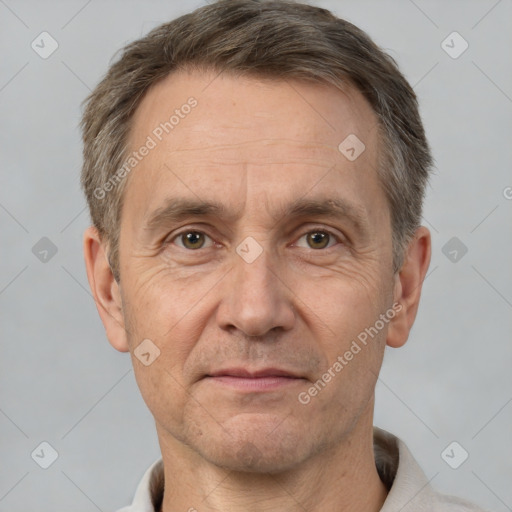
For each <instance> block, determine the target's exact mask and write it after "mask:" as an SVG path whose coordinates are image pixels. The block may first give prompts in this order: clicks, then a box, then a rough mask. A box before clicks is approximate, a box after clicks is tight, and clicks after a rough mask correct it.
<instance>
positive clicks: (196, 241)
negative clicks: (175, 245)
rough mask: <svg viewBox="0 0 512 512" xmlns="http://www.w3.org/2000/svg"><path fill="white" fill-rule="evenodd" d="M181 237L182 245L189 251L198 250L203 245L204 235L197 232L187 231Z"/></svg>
mask: <svg viewBox="0 0 512 512" xmlns="http://www.w3.org/2000/svg"><path fill="white" fill-rule="evenodd" d="M182 237H183V238H182V241H183V245H184V246H185V247H187V248H189V249H200V248H201V247H202V246H203V244H204V235H203V234H202V233H198V232H197V231H189V232H188V233H184V234H183V235H182Z"/></svg>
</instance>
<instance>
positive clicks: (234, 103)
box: [84, 71, 431, 512]
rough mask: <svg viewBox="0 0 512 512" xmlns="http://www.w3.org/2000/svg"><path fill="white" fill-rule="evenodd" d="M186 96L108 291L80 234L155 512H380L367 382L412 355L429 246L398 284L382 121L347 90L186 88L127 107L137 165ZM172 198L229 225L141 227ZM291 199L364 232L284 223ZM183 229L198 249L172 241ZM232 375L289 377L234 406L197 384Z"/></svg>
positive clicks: (152, 155) (126, 223)
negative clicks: (362, 337)
mask: <svg viewBox="0 0 512 512" xmlns="http://www.w3.org/2000/svg"><path fill="white" fill-rule="evenodd" d="M190 96H194V97H195V98H196V99H197V101H198V105H197V107H196V108H195V109H194V110H193V111H192V112H191V113H190V114H189V115H188V116H186V117H185V118H184V119H182V120H180V123H179V125H178V126H176V127H175V128H174V130H173V131H172V133H170V134H169V135H167V136H166V137H164V138H163V140H162V141H161V142H159V143H158V144H157V146H156V147H155V148H154V149H152V150H151V151H150V152H149V154H148V155H147V156H146V157H145V158H144V159H143V160H142V161H141V162H140V163H139V164H138V165H137V167H136V168H135V169H134V170H133V171H132V173H131V174H130V175H129V178H128V182H127V183H126V189H125V191H124V194H125V199H124V205H123V210H122V218H121V228H120V275H121V280H120V283H117V282H116V281H115V280H114V278H113V276H112V272H111V270H110V268H109V266H108V262H107V258H106V251H107V245H106V243H105V241H102V240H101V239H100V237H99V236H98V233H97V231H96V229H95V228H93V227H91V228H89V229H87V231H86V232H85V235H84V252H85V260H86V266H87V274H88V279H89V283H90V286H91V289H92V291H93V294H94V298H95V301H96V304H97V307H98V311H99V314H100V316H101V319H102V321H103V323H104V326H105V329H106V333H107V336H108V339H109V341H110V343H111V344H112V345H113V346H114V347H115V348H116V349H117V350H119V351H122V352H126V351H129V352H130V353H131V356H132V362H133V366H134V372H135V376H136V379H137V383H138V385H139V388H140V390H141V394H142V396H143V398H144V400H145V402H146V404H147V405H148V407H149V409H150V410H151V412H152V414H153V416H154V418H155V423H156V428H157V433H158V438H159V442H160V447H161V450H162V457H163V460H164V467H165V480H166V486H165V495H164V502H163V508H162V510H163V511H165V512H174V511H184V510H189V509H190V508H191V507H194V508H195V509H197V510H198V511H199V512H207V511H214V510H215V511H220V510H222V511H226V510H229V511H232V512H236V511H244V512H247V511H249V512H252V511H260V512H261V511H267V510H268V511H270V510H280V511H290V512H291V511H304V510H308V511H310V512H316V511H320V510H333V511H334V510H336V511H355V510H367V511H377V510H380V508H381V507H382V504H383V502H384V500H385V498H386V494H387V490H386V488H385V487H384V485H383V483H382V482H381V481H380V479H379V476H378V473H377V471H376V468H375V460H374V454H373V445H372V443H373V431H372V425H373V409H374V389H375V383H376V379H377V376H378V373H379V370H380V367H381V364H382V359H383V353H384V349H385V346H386V345H388V346H391V347H399V346H401V345H403V344H404V343H405V342H406V341H407V338H408V335H409V331H410V329H411V327H412V324H413V322H414V319H415V316H416V312H417V308H418V303H419V299H420V292H421V286H422V282H423V280H424V277H425V274H426V272H427V268H428V265H429V261H430V251H431V248H430V234H429V232H428V230H427V229H426V228H424V227H421V228H419V229H418V230H417V232H416V236H415V237H414V239H413V240H412V241H411V243H410V245H409V247H408V249H407V253H406V256H405V262H404V264H403V266H402V268H401V269H400V271H399V272H397V273H393V269H392V246H391V224H390V211H389V207H388V204H387V201H386V198H385V195H384V192H383V190H382V187H381V185H380V183H379V181H378V179H377V174H376V162H377V155H378V151H379V140H378V137H377V131H376V122H377V120H376V117H375V115H374V113H373V111H372V109H371V107H370V106H369V105H368V103H367V102H366V100H365V99H364V98H363V97H362V96H361V94H360V93H359V92H357V91H355V90H354V89H351V88H347V89H346V90H345V91H344V92H341V91H340V90H338V89H335V88H333V87H331V86H327V85H318V84H307V83H299V82H295V81H294V82H285V81H275V80H274V81H271V80H260V79H255V78H241V77H234V76H229V75H228V74H226V73H223V74H221V75H220V76H218V77H216V75H215V74H210V73H205V72H197V71H196V72H193V73H192V72H190V73H189V72H184V71H180V72H179V73H175V74H172V75H169V76H168V77H167V78H166V79H164V80H163V81H161V82H159V83H158V84H156V85H154V86H153V87H152V88H151V89H150V90H149V91H148V93H147V94H146V96H145V97H144V99H143V101H142V102H141V104H140V105H139V107H138V109H137V111H136V113H135V116H134V119H133V124H132V132H131V136H130V137H131V138H130V147H131V148H132V150H135V149H137V148H139V147H140V146H141V145H142V144H144V142H145V141H146V138H147V136H148V135H149V134H151V133H152V131H153V130H154V128H155V127H156V126H158V125H159V123H161V122H163V121H164V120H167V119H169V117H170V116H171V115H172V113H173V111H174V109H176V108H179V107H180V105H182V104H183V103H185V102H186V101H187V99H188V98H189V97H190ZM349 134H356V135H357V137H358V138H359V139H360V140H361V141H363V142H364V144H365V146H366V149H365V151H364V152H363V153H362V154H361V155H360V156H359V157H358V158H357V159H356V160H355V161H353V162H351V161H349V160H348V159H347V158H345V156H343V155H342V154H341V153H340V151H339V150H338V145H339V144H340V142H341V141H343V140H344V139H345V138H346V137H347V136H348V135H349ZM178 197H182V198H188V199H194V200H203V201H206V200H208V201H217V202H219V203H222V204H223V205H224V206H225V208H226V210H227V212H228V213H229V215H230V216H229V217H222V218H221V217H219V215H218V214H216V213H214V214H206V215H192V214H190V215H188V216H187V217H186V218H183V219H180V220H179V221H173V220H172V219H170V218H165V219H163V220H162V222H160V223H159V224H158V225H157V226H153V228H152V229H149V228H148V227H147V226H148V221H149V219H150V218H151V217H152V215H153V214H154V212H155V211H156V210H157V209H158V208H161V207H162V206H163V205H165V204H167V203H166V202H167V201H169V200H172V199H173V198H174V199H176V198H178ZM300 198H302V199H304V198H306V199H319V200H321V201H322V202H323V204H327V201H328V199H333V198H334V199H337V200H342V201H344V202H345V203H349V204H350V205H352V207H353V208H352V210H353V211H355V212H357V213H358V215H359V217H358V221H357V222H355V221H354V219H352V217H351V216H350V215H348V216H347V215H345V216H342V217H331V216H327V215H325V214H322V215H317V214H307V215H301V216H292V217H290V216H286V215H284V209H285V208H286V206H287V205H288V204H289V203H291V202H293V201H294V200H297V199H300ZM171 203H172V201H171ZM352 210H350V211H352ZM326 230H327V232H328V233H331V234H330V235H326ZM190 231H192V234H191V235H189V237H190V236H192V241H193V243H192V244H190V242H187V240H188V239H187V238H186V237H184V236H181V237H180V236H177V234H178V233H179V234H181V235H183V232H185V233H187V232H188V233H190ZM194 232H196V233H197V232H200V233H199V234H198V235H195V238H194V234H193V233H194ZM319 232H320V233H319ZM314 233H317V235H314ZM246 237H252V238H253V239H254V240H256V242H257V243H258V244H259V247H260V248H261V250H262V252H261V254H260V255H259V256H258V257H257V258H256V259H255V260H254V261H253V262H251V263H248V262H247V261H245V260H244V259H243V258H242V257H241V256H240V255H239V254H238V253H237V251H236V249H237V247H238V246H239V245H240V244H241V242H242V241H244V239H246ZM201 244H203V245H202V246H201ZM251 250H252V249H251ZM396 302H398V303H400V304H401V306H402V307H401V310H400V312H398V313H396V315H395V316H394V318H393V319H392V320H390V321H389V322H388V323H386V324H385V327H384V328H383V329H381V330H380V331H379V334H378V335H377V336H375V337H374V338H373V339H372V340H371V341H370V342H369V343H368V344H367V345H366V346H364V347H363V348H362V350H361V351H360V352H359V353H358V354H357V355H355V356H354V357H353V359H352V360H351V361H350V362H349V363H348V364H347V365H346V366H345V367H344V368H343V370H342V371H341V372H339V373H337V374H336V376H335V377H334V378H332V379H331V380H330V382H328V384H327V385H326V386H325V387H324V388H323V389H322V390H321V391H320V392H319V393H318V394H317V395H316V396H314V397H312V398H311V401H310V402H309V403H308V404H303V403H301V402H300V401H299V400H298V395H299V393H301V392H305V391H307V390H308V389H310V388H311V386H312V385H313V383H315V382H317V381H318V379H321V378H322V375H324V374H325V372H327V371H328V369H329V368H331V367H332V366H333V364H334V362H335V361H336V360H337V358H338V356H340V355H343V354H344V353H345V352H346V351H347V350H349V348H350V345H351V343H352V341H353V340H355V339H356V337H357V335H358V334H359V333H361V332H362V331H364V329H365V328H368V327H370V326H373V325H375V322H376V320H378V319H379V315H381V314H384V313H386V311H389V310H390V309H391V308H392V306H393V304H394V303H396ZM144 339H150V340H152V342H153V343H154V344H155V345H156V346H157V347H158V348H159V350H160V356H159V357H158V358H157V359H156V360H155V361H154V362H153V363H152V364H150V365H149V366H145V365H144V364H142V363H141V362H140V361H139V359H138V358H137V357H135V355H134V350H135V349H136V348H137V346H138V345H139V344H140V343H141V342H142V340H144ZM227 367H245V368H248V369H250V370H255V369H259V368H265V367H278V368H284V369H286V370H288V371H293V372H294V373H295V374H296V375H298V376H300V377H301V379H297V380H294V381H292V382H291V383H290V384H289V385H287V386H284V387H282V388H279V389H277V390H274V391H265V392H247V391H240V390H235V389H232V388H229V387H226V386H222V385H220V384H218V383H217V382H212V379H208V378H204V377H205V375H207V374H209V373H211V372H213V371H215V370H218V369H221V368H227Z"/></svg>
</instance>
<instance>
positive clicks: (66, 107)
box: [0, 0, 512, 512]
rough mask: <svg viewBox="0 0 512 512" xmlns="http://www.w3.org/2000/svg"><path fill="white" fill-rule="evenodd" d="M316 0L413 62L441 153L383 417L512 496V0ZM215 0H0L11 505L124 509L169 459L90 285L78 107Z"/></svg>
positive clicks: (2, 489)
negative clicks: (131, 57)
mask: <svg viewBox="0 0 512 512" xmlns="http://www.w3.org/2000/svg"><path fill="white" fill-rule="evenodd" d="M315 3H316V4H317V5H320V6H324V7H327V8H330V9H333V10H334V11H335V12H336V13H337V14H338V15H339V16H341V17H345V18H347V19H348V20H350V21H352V22H353V23H355V24H356V25H358V26H360V27H361V28H363V29H364V30H366V31H367V32H368V33H369V34H370V36H372V37H373V38H374V39H375V41H376V42H377V43H378V44H380V45H381V46H382V47H384V48H385V49H387V51H389V53H390V54H391V55H392V56H393V57H394V58H395V59H396V60H397V61H398V63H399V65H400V66H401V69H402V70H403V72H404V74H405V75H406V77H407V78H408V79H409V81H410V82H411V84H412V85H413V86H414V88H415V90H416V92H417V94H418V96H419V99H420V103H421V109H422V114H423V116H424V122H425V127H426V130H427V135H428V137H429V140H430V141H431V145H432V148H433V152H434V156H435V159H436V164H437V172H436V175H435V176H434V177H433V179H432V181H431V186H430V188H429V191H428V199H427V203H426V209H425V224H426V225H427V226H429V227H430V228H431V230H432V234H433V244H434V249H433V260H432V265H431V269H430V274H429V277H428V278H427V280H426V283H425V286H424V293H423V299H422V304H421V307H420V312H419V316H418V319H417V322H416V325H415V327H414V329H413V332H412V335H411V338H410V340H409V342H408V344H407V345H406V346H405V347H404V348H402V349H397V350H393V349H388V352H387V354H386V358H385V363H384V367H383V370H382V373H381V378H380V380H379V383H378V387H377V407H376V416H375V424H377V425H379V426H381V427H383V428H385V429H387V430H390V431H391V432H393V433H395V434H397V435H399V436H400V437H401V438H402V439H404V440H405V441H406V443H407V444H408V445H409V447H410V449H411V450H412V452H413V454H415V456H416V457H417V459H418V460H419V462H420V463H421V465H422V467H423V469H424V470H425V473H426V475H427V477H428V478H429V479H432V485H434V486H435V487H437V488H438V489H440V490H442V491H444V492H448V493H451V494H457V495H460V496H464V497H466V498H468V499H470V500H472V501H475V502H476V503H478V504H480V505H481V506H484V507H486V508H488V509H490V510H495V511H505V510H512V508H511V507H512V487H511V485H510V483H511V480H512V465H511V460H512V434H511V432H512V429H511V419H512V386H511V378H510V374H511V372H510V367H511V360H512V344H511V343H510V339H511V332H512V315H511V312H512V279H511V277H512V276H511V274H512V266H511V264H510V262H511V261H512V230H511V218H512V200H510V199H507V197H508V198H510V197H512V189H509V188H507V187H512V174H511V172H510V162H511V161H512V158H511V156H512V154H511V153H512V149H511V148H512V144H511V135H512V130H511V125H512V99H511V97H512V69H511V66H510V49H511V48H512V2H511V1H510V0H501V1H496V0H480V1H449V2H448V1H427V0H416V1H415V2H412V1H409V0H394V1H355V0H353V1H338V2H336V1H317V2H315ZM200 5H202V2H201V1H197V0H196V1H192V2H190V3H189V4H188V5H186V6H183V5H181V4H179V3H178V2H177V1H165V2H164V1H149V2H144V4H143V3H142V2H140V1H139V2H134V1H130V2H129V1H123V2H121V1H108V2H107V1H105V2H100V1H99V0H92V1H89V2H86V1H85V0H77V1H66V2H64V1H62V2H56V1H46V2H44V3H43V2H36V1H28V0H27V1H22V0H18V1H15V0H0V38H1V40H0V48H1V50H2V53H1V55H2V57H1V59H2V61H1V62H2V65H1V70H0V123H1V124H0V130H1V151H2V152H1V161H0V165H1V173H0V176H1V178H0V179H1V183H0V222H1V231H0V237H1V238H0V244H1V245H0V247H1V260H0V261H1V267H0V316H1V324H0V325H1V338H0V340H1V350H0V379H1V382H0V443H1V444H0V511H9V512H15V511H27V510H40V511H55V510H73V511H84V512H90V511H91V512H92V511H95V510H104V511H109V510H115V509H116V508H118V507H120V506H122V505H126V504H128V503H130V502H131V499H132V496H133V493H134V490H135V487H136V485H137V483H138V482H139V480H140V478H141V476H142V474H143V472H144V471H145V469H146V468H147V467H148V466H149V465H150V464H151V463H152V462H153V461H154V460H155V459H156V458H158V457H159V454H160V452H159V447H158V443H157V438H156V434H155V429H154V423H153V418H152V416H151V415H150V413H149V411H148V410H147V409H146V406H145V404H144V402H143V400H142V398H141V396H140V393H139V391H138V388H137V386H136V383H135V380H134V375H133V371H132V370H131V362H130V358H129V355H128V354H124V353H123V354H121V353H118V352H116V351H115V350H114V349H113V348H112V347H111V346H110V345H109V343H108V342H107V340H106V337H105V334H104V331H103V327H102V324H101V322H100V319H99V317H98V315H97V312H96V308H95V305H94V303H93V300H92V298H91V295H90V293H89V289H88V284H87V280H86V275H85V270H84V264H83V257H82V248H81V237H82V233H83V230H84V228H85V227H86V226H87V225H88V215H87V212H86V210H85V202H84V199H83V197H82V195H81V192H80V188H79V169H80V165H81V143H80V134H79V131H78V128H77V124H78V121H79V118H80V112H81V108H80V102H81V101H82V100H83V99H84V98H85V96H86V95H87V94H88V92H89V89H92V88H93V87H94V86H95V84H96V83H97V82H98V80H99V79H100V77H101V76H102V75H103V73H104V72H105V71H106V69H107V67H108V64H109V61H110V59H111V57H112V56H113V54H114V52H115V51H116V50H117V49H119V48H120V47H122V46H123V45H124V44H125V43H127V42H129V41H131V40H133V39H134V38H137V37H139V36H141V35H143V34H145V33H146V32H147V31H149V30H150V29H151V28H153V27H154V26H156V25H158V24H160V23H161V22H164V21H167V20H169V19H171V18H173V17H175V16H177V15H179V14H182V13H184V12H187V11H188V10H191V9H192V8H195V7H197V6H200ZM42 31H48V32H49V33H50V34H51V35H52V37H53V38H54V39H55V40H56V41H57V42H58V44H59V47H58V49H57V50H56V51H55V53H53V54H52V55H51V56H50V57H49V58H47V59H42V58H41V57H40V56H39V55H38V54H37V53H36V52H35V51H33V49H32V48H31V42H32V41H33V40H34V39H35V38H36V37H37V36H38V35H39V34H40V33H41V32H42ZM453 31H457V32H459V33H460V34H461V35H462V37H463V38H464V39H465V40H466V41H467V42H468V43H469V48H468V49H467V50H466V51H465V52H464V53H463V54H462V55H461V56H460V57H458V58H457V59H454V58H452V57H450V56H449V55H448V54H447V53H446V52H445V51H444V50H443V48H442V47H441V42H442V41H443V40H444V39H445V38H446V37H447V36H448V35H449V34H450V33H452V32H453ZM448 41H450V40H448ZM450 44H452V43H450ZM458 44H459V43H455V42H454V43H453V44H452V46H453V45H455V49H457V48H460V46H457V45H458ZM42 237H48V238H49V239H50V240H51V241H52V242H53V244H55V246H56V248H57V253H56V254H55V255H54V256H52V257H50V256H51V253H48V255H47V261H46V262H44V261H40V259H39V258H38V257H36V255H35V254H34V253H33V252H32V248H33V246H34V245H35V244H36V243H37V242H38V241H39V240H40V239H41V238H42ZM452 237H457V238H458V240H459V241H460V242H461V243H463V244H464V245H465V246H466V247H467V249H468V251H467V253H466V254H465V255H463V256H462V257H461V255H462V252H461V250H460V248H461V247H462V246H460V243H459V242H457V243H459V248H456V247H455V246H453V247H452V246H448V247H447V248H445V249H444V252H443V247H445V244H446V243H447V242H448V241H449V240H450V239H451V238H452ZM454 248H455V250H457V256H456V261H452V260H453V259H454V257H455V255H454V253H453V252H452V254H451V255H450V254H449V253H450V251H453V250H454ZM35 252H36V253H37V251H35ZM445 253H446V254H447V255H445ZM40 257H41V255H40ZM42 441H46V442H48V443H50V445H52V446H53V447H54V449H55V450H56V451H57V452H58V454H59V457H58V458H57V460H56V461H55V462H54V463H53V464H52V465H51V466H50V467H49V468H48V469H42V468H41V467H39V465H38V464H36V462H35V461H34V460H33V458H31V453H32V452H33V451H34V450H35V449H36V448H37V447H38V446H39V444H40V443H41V442H42ZM452 441H457V442H458V443H459V444H460V445H461V446H462V447H463V448H464V449H465V450H467V452H468V453H469V458H468V459H467V460H466V461H465V462H464V463H463V464H462V465H461V466H460V467H459V468H458V469H452V468H451V467H449V466H448V464H447V463H446V462H445V461H444V460H443V459H442V457H441V453H442V452H443V450H444V449H445V448H446V447H447V446H448V445H449V444H450V443H451V442H452ZM460 450H461V449H460V448H457V449H456V450H455V451H454V452H453V453H454V456H453V457H452V459H457V458H458V457H460V454H461V453H462V452H461V451H460ZM39 453H40V451H39ZM48 456H49V452H48V450H47V451H46V452H45V456H44V457H48ZM44 457H41V458H40V460H42V459H44Z"/></svg>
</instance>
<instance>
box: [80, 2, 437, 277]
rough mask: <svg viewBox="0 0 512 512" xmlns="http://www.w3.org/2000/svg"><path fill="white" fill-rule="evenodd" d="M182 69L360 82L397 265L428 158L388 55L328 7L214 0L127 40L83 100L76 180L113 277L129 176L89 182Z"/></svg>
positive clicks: (411, 228)
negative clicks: (154, 90)
mask: <svg viewBox="0 0 512 512" xmlns="http://www.w3.org/2000/svg"><path fill="white" fill-rule="evenodd" d="M185 69H197V70H200V71H215V72H229V73H232V74H235V75H247V76H254V77H261V78H270V79H276V80H288V79H291V80H293V79H295V80H305V81H309V82H313V83H320V84H331V85H334V86H335V87H338V88H340V89H343V88H344V87H347V86H353V87H355V88H357V89H358V90H359V91H360V92H361V93H362V94H363V96H364V97H365V98H366V100H367V101H368V102H369V104H370V106H371V107H372V109H373V111H374V113H375V114H376V116H377V119H378V124H379V126H378V128H379V133H380V141H381V144H380V146H381V151H380V152H379V165H378V169H377V172H378V176H379V179H380V181H381V183H382V186H383V189H384V191H385V194H386V197H387V200H388V203H389V207H390V214H391V224H392V226H391V227H392V233H393V235H392V236H393V240H392V241H393V265H394V270H395V271H396V270H398V269H399V268H400V267H401V265H402V263H403V256H404V249H405V248H406V246H407V244H408V243H409V241H410V240H411V238H412V237H413V235H414V233H415V231H416V229H417V227H418V226H419V225H420V222H421V216H422V204H423V199H424V195H425V188H426V184H427V181H428V176H429V172H430V170H431V166H432V163H433V160H432V156H431V153H430V149H429V145H428V143H427V140H426V137H425V132H424V129H423V125H422V121H421V118H420V115H419V111H418V102H417V98H416V95H415V93H414V91H413V89H412V87H411V86H410V85H409V83H408V82H407V80H406V79H405V78H404V76H403V75H402V73H401V72H400V71H399V69H398V66H397V64H396V62H395V61H394V59H393V58H392V57H391V56H389V55H388V54H386V53H385V52H384V51H383V50H381V49H380V48H379V47H378V46H377V45H376V44H375V43H374V42H373V41H372V40H371V39H370V38H369V37H368V35H367V34H366V33H365V32H363V31H362V30H361V29H359V28H357V27H356V26H355V25H353V24H351V23H349V22H348V21H345V20H343V19H340V18H337V17H336V16H334V15H333V14H332V13H330V12H329V11H328V10H326V9H322V8H319V7H314V6H310V5H306V4H303V3H298V2H294V1H292V0H219V1H217V2H215V3H213V4H211V5H206V6H204V7H201V8H199V9H197V10H195V11H194V12H192V13H190V14H186V15H184V16H181V17H179V18H177V19H175V20H173V21H171V22H169V23H165V24H163V25H161V26H159V27H157V28H155V29H154V30H152V31H151V32H150V33H149V34H148V35H146V36H145V37H143V38H141V39H139V40H137V41H134V42H132V43H130V44H128V45H127V46H126V47H125V48H124V49H123V50H122V54H121V56H120V57H119V58H118V60H117V61H115V62H114V63H113V64H112V65H111V67H110V69H109V70H108V72H107V73H106V75H105V77H104V78H103V79H102V81H101V82H100V83H99V84H98V86H97V87H96V88H95V89H94V91H93V92H92V93H91V94H90V96H89V97H88V98H87V99H86V100H85V103H86V108H85V111H84V114H83V118H82V122H81V127H82V132H83V143H84V150H83V156H84V162H83V169H82V176H81V183H82V187H83V189H84V192H85V195H86V198H87V202H88V206H89V210H90V214H91V219H92V222H93V224H94V226H95V227H96V228H97V229H98V231H99V233H100V236H101V237H102V240H105V241H106V243H107V245H108V254H109V261H110V263H111V266H112V270H113V272H114V276H115V277H116V279H117V280H119V278H120V275H119V254H118V244H119V229H120V221H121V210H122V204H123V190H124V188H125V183H126V180H122V181H121V182H120V183H119V185H118V186H115V187H113V188H112V190H111V191H110V192H109V193H108V194H105V195H104V197H101V198H98V197H97V196H98V194H97V193H96V194H95V191H97V190H99V189H102V187H103V186H104V184H105V183H107V182H108V181H109V180H111V179H112V177H113V176H116V172H118V170H119V169H120V167H121V166H122V165H123V162H124V160H125V157H126V154H127V151H128V148H127V138H128V135H129V131H130V125H131V121H132V117H133V114H134V112H135V110H136V109H137V107H138V105H139V104H140V102H141V100H142V98H143V96H144V94H145V93H146V92H147V90H148V89H149V88H150V87H151V86H152V85H154V84H155V83H156V82H157V81H159V80H161V79H162V78H164V77H165V76H167V75H168V74H169V73H171V72H173V71H178V70H185Z"/></svg>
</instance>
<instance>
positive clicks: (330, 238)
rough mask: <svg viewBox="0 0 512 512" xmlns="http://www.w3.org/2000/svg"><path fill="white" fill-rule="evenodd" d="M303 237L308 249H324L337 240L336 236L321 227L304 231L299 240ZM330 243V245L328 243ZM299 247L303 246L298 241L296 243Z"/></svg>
mask: <svg viewBox="0 0 512 512" xmlns="http://www.w3.org/2000/svg"><path fill="white" fill-rule="evenodd" d="M302 239H305V242H306V244H307V246H306V248H309V249H315V250H316V249H326V248H329V247H332V246H333V245H335V244H336V243H337V242H338V239H337V237H336V236H335V235H334V234H333V233H330V232H329V231H325V230H323V229H315V230H313V231H309V232H308V233H305V234H304V235H302V236H301V237H300V238H299V241H300V240H302ZM329 244H330V245H329ZM297 245H298V246H299V247H305V246H304V245H301V244H300V243H297Z"/></svg>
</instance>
